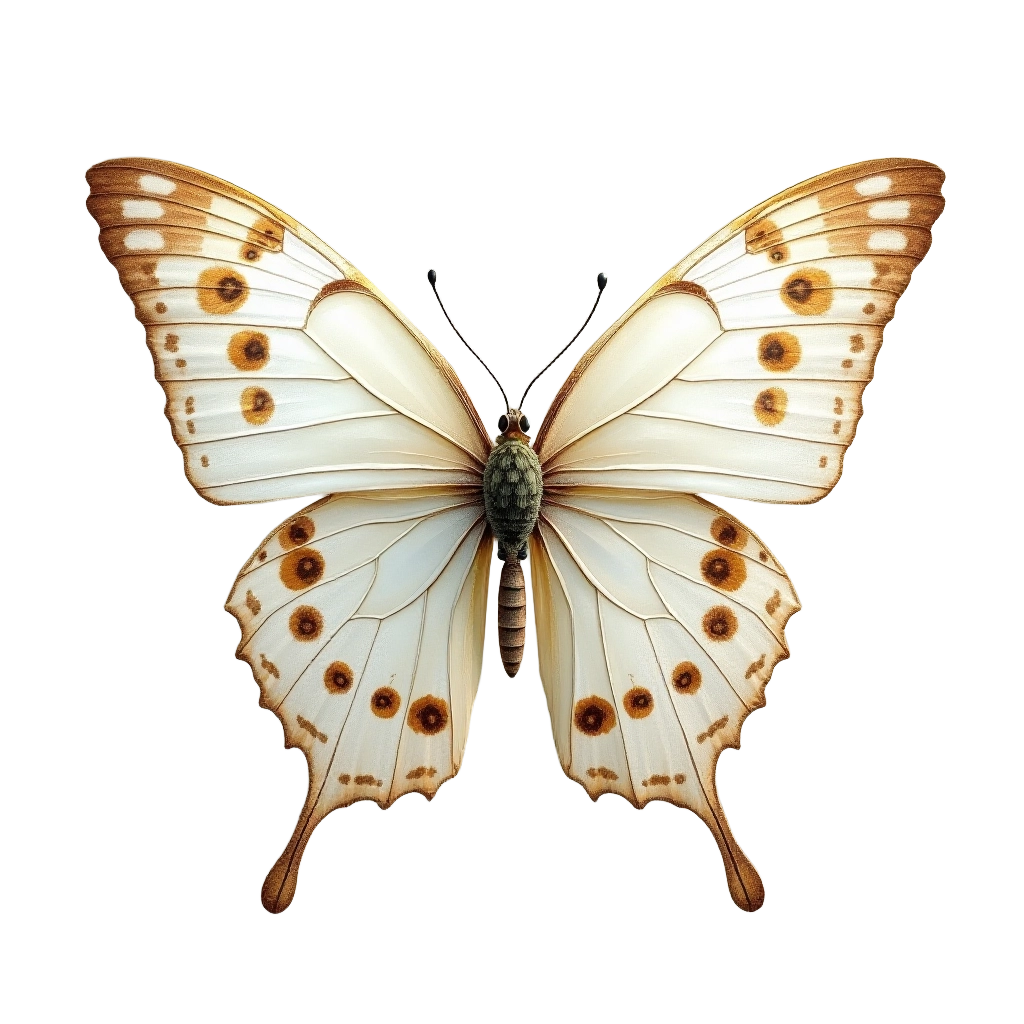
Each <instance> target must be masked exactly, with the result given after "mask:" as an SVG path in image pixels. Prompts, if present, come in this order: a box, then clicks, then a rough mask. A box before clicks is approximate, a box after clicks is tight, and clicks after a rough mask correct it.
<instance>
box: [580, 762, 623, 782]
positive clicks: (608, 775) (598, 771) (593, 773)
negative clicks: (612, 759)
mask: <svg viewBox="0 0 1024 1024" xmlns="http://www.w3.org/2000/svg"><path fill="white" fill-rule="evenodd" d="M587 774H588V775H589V776H590V777H591V778H592V779H596V778H597V777H598V776H600V777H601V778H602V779H607V780H608V781H609V782H614V781H615V780H616V779H617V778H618V775H616V774H615V772H613V771H612V770H611V768H605V767H604V766H603V765H602V766H601V767H600V768H588V769H587Z"/></svg>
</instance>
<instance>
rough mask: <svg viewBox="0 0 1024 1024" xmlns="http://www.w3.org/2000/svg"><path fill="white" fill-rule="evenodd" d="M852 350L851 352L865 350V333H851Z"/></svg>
mask: <svg viewBox="0 0 1024 1024" xmlns="http://www.w3.org/2000/svg"><path fill="white" fill-rule="evenodd" d="M850 351H851V352H863V351H864V335H863V334H851V335H850Z"/></svg>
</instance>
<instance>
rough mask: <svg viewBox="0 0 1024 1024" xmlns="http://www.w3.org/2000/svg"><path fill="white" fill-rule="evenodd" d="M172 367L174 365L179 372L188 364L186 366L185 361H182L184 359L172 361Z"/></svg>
mask: <svg viewBox="0 0 1024 1024" xmlns="http://www.w3.org/2000/svg"><path fill="white" fill-rule="evenodd" d="M174 365H175V366H176V367H177V368H178V369H179V370H184V369H185V367H186V366H187V365H188V364H187V363H186V362H185V360H184V359H175V360H174Z"/></svg>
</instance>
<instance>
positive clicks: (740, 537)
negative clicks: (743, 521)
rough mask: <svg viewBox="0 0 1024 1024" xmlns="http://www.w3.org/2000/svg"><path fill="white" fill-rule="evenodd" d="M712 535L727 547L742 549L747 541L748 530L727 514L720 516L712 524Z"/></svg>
mask: <svg viewBox="0 0 1024 1024" xmlns="http://www.w3.org/2000/svg"><path fill="white" fill-rule="evenodd" d="M711 536H712V537H714V539H715V540H716V541H718V543H719V544H722V545H724V546H725V547H727V548H735V549H736V550H737V551H742V550H743V548H744V547H746V543H747V531H746V530H744V529H743V527H742V526H740V524H739V523H734V522H733V521H732V520H731V519H728V518H726V516H718V518H717V519H715V520H714V522H712V524H711Z"/></svg>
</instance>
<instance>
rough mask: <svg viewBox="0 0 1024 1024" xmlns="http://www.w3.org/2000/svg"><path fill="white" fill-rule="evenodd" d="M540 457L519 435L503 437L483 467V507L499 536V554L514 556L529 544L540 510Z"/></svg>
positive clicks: (495, 534) (495, 533)
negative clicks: (527, 542) (516, 436)
mask: <svg viewBox="0 0 1024 1024" xmlns="http://www.w3.org/2000/svg"><path fill="white" fill-rule="evenodd" d="M542 490H543V487H542V484H541V472H540V460H539V459H538V458H537V453H536V452H535V451H534V450H533V449H532V448H531V447H530V446H529V445H528V444H524V443H523V442H522V441H520V440H518V439H516V438H504V437H503V438H501V439H499V441H498V443H497V444H496V445H495V446H494V448H493V449H492V450H491V454H490V457H489V458H488V459H487V467H486V468H485V469H484V508H485V510H486V513H487V522H488V523H490V526H491V530H492V531H493V532H494V536H495V537H496V538H497V539H498V554H499V556H501V555H505V556H512V557H515V556H517V555H518V554H519V552H520V551H521V550H522V549H523V548H524V547H525V546H526V541H527V538H528V537H529V536H530V534H531V533H533V528H534V526H536V525H537V516H538V514H539V513H540V499H541V493H542Z"/></svg>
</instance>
